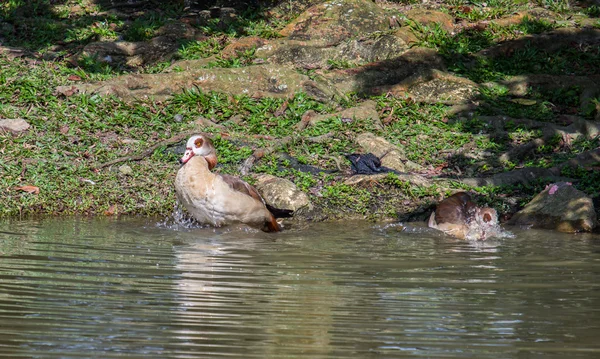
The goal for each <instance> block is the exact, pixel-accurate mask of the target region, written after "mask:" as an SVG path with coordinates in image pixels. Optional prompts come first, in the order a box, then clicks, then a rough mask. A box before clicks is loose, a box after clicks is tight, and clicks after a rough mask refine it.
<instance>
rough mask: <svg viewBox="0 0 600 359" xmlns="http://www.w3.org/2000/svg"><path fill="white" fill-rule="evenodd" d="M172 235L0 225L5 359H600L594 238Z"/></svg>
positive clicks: (74, 225)
mask: <svg viewBox="0 0 600 359" xmlns="http://www.w3.org/2000/svg"><path fill="white" fill-rule="evenodd" d="M173 222H174V223H175V222H176V221H173ZM166 223H167V222H162V223H159V224H158V225H157V221H156V220H154V219H149V220H139V219H137V220H136V219H133V220H131V219H122V220H111V219H65V220H59V219H53V220H44V221H33V222H7V223H3V224H0V346H1V347H2V350H1V351H0V352H1V354H2V355H0V356H5V357H44V358H45V357H50V358H51V357H56V358H89V357H101V358H122V357H127V358H171V357H173V358H179V357H181V358H213V357H219V356H228V357H239V358H280V357H287V358H300V357H303V358H334V357H361V358H362V357H400V356H408V357H420V356H422V357H431V358H443V357H476V358H515V357H521V356H525V357H529V356H541V355H542V354H543V355H544V356H550V357H569V358H584V357H589V358H592V357H598V356H599V355H600V344H598V341H597V336H598V334H600V325H598V323H600V320H599V319H600V311H599V310H597V303H598V300H599V299H600V298H599V297H600V290H599V289H600V284H598V281H597V278H598V275H599V274H600V251H599V250H598V248H599V247H598V244H597V243H599V242H598V241H596V240H593V239H590V238H588V237H582V236H572V235H571V236H569V235H564V234H555V233H551V232H544V231H523V230H520V229H514V233H515V234H514V237H512V238H502V239H500V240H491V241H490V240H488V241H485V242H475V241H462V240H454V239H452V238H449V237H447V236H444V235H443V234H440V233H439V232H437V231H433V230H431V229H429V228H426V227H425V226H423V225H419V224H410V225H403V226H401V225H400V224H397V223H396V224H385V225H374V224H371V223H364V222H363V223H361V222H356V223H355V222H344V223H333V224H321V223H319V224H310V225H296V226H292V227H291V229H289V230H287V231H284V232H282V233H279V234H267V233H262V232H260V231H254V230H251V231H241V230H238V229H237V228H223V229H213V228H202V227H194V226H187V225H183V224H181V223H179V224H177V226H175V225H174V224H166ZM401 227H402V230H399V229H400V228H401Z"/></svg>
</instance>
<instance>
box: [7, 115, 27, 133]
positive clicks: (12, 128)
mask: <svg viewBox="0 0 600 359" xmlns="http://www.w3.org/2000/svg"><path fill="white" fill-rule="evenodd" d="M29 127H30V125H29V123H27V121H25V120H24V119H22V118H15V119H4V120H0V132H4V131H9V132H12V133H15V134H16V133H21V132H25V131H27V130H28V129H29Z"/></svg>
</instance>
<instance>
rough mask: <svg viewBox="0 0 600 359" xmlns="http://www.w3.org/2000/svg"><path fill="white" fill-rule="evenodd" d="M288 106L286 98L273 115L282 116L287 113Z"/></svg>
mask: <svg viewBox="0 0 600 359" xmlns="http://www.w3.org/2000/svg"><path fill="white" fill-rule="evenodd" d="M287 108H288V100H285V102H284V103H282V104H281V107H279V108H278V109H277V111H275V113H274V114H273V116H275V117H280V116H282V115H283V114H284V113H285V111H286V110H287Z"/></svg>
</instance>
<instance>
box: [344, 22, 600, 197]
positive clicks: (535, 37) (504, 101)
mask: <svg viewBox="0 0 600 359" xmlns="http://www.w3.org/2000/svg"><path fill="white" fill-rule="evenodd" d="M551 29H552V27H551V26H550V25H549V23H548V22H547V21H544V20H532V19H528V18H525V19H524V20H523V21H521V23H520V24H516V25H514V26H513V27H512V31H520V32H523V33H525V34H527V36H521V37H520V38H518V39H513V40H508V41H504V42H501V43H500V44H498V45H494V44H495V42H494V41H493V36H494V33H493V31H499V29H494V28H492V29H491V30H489V31H488V30H476V29H470V30H465V31H462V32H460V33H458V34H456V35H450V34H448V33H446V32H444V31H443V30H441V29H440V28H438V27H434V28H433V30H431V29H423V28H421V29H417V30H420V31H421V33H422V34H424V35H422V36H421V42H422V44H425V45H428V46H430V47H435V48H436V50H437V51H436V52H435V53H434V54H433V55H427V54H426V53H421V54H422V55H425V56H422V57H420V58H417V59H416V60H415V59H414V53H412V52H409V53H407V54H406V55H403V56H400V57H399V58H397V59H394V60H388V61H382V62H380V63H375V64H370V65H368V66H364V67H360V68H356V69H353V70H352V71H354V73H355V74H356V78H357V80H356V84H357V85H356V88H355V91H356V92H357V93H359V94H362V95H363V96H371V95H385V94H386V92H387V91H390V89H392V90H393V91H392V93H393V94H394V95H396V94H397V93H396V92H398V91H395V89H401V90H405V91H406V93H407V94H410V93H411V86H412V83H413V79H412V78H411V77H414V76H415V75H417V76H420V77H421V78H422V79H425V80H427V79H428V77H431V76H432V74H433V73H434V71H435V70H437V69H439V66H438V64H437V62H435V61H432V58H433V57H436V56H440V57H441V58H443V60H444V61H443V62H444V64H445V66H446V68H447V71H449V72H450V73H452V74H455V75H458V76H460V77H464V78H467V79H469V80H471V81H473V82H474V83H476V84H477V86H478V87H479V91H478V92H476V93H475V94H474V95H473V96H472V97H470V98H468V99H467V102H471V104H470V105H469V106H465V111H457V112H458V116H457V117H458V119H457V120H454V121H453V120H450V123H449V124H450V125H452V126H454V129H455V130H456V131H460V132H463V133H470V134H472V135H473V136H474V137H479V138H481V137H485V138H486V139H487V140H488V141H489V142H490V144H491V145H490V147H492V149H491V150H487V151H482V150H479V151H478V152H482V153H472V154H470V155H469V156H465V154H464V153H460V154H456V153H455V154H451V155H450V156H449V157H448V159H447V160H448V167H449V168H452V169H454V168H457V169H458V170H456V171H455V170H449V171H448V172H447V173H445V176H447V177H450V178H461V177H462V178H464V177H465V172H467V173H470V172H472V171H470V170H469V168H470V169H471V170H473V169H475V173H478V174H481V175H482V176H488V178H487V179H486V181H480V182H479V183H478V185H492V186H498V185H507V184H534V183H536V182H537V181H543V180H544V179H547V180H548V181H552V180H556V179H557V178H559V176H560V175H563V176H573V175H575V174H576V176H575V179H577V180H580V181H582V183H583V182H584V181H583V180H584V178H585V177H586V176H588V177H589V176H591V175H592V172H593V169H591V168H590V165H591V164H592V163H593V161H582V162H581V164H580V165H581V166H582V167H584V168H587V170H585V171H583V172H582V171H580V172H578V173H575V172H574V171H573V170H572V169H571V168H569V169H567V167H560V169H558V168H559V167H557V166H559V165H560V164H561V163H563V162H565V161H567V160H569V159H572V158H573V157H575V156H576V155H577V154H579V153H580V152H583V151H586V150H591V149H595V148H598V147H599V146H600V138H599V137H598V133H600V123H599V122H598V121H597V119H598V116H599V115H598V112H599V110H600V106H599V105H598V104H599V103H600V86H598V83H600V67H599V66H598V58H600V30H598V29H590V28H578V29H574V28H571V29H556V30H553V31H549V30H551ZM411 57H413V58H411ZM446 86H451V85H450V84H449V85H446ZM594 117H595V118H596V120H595V119H594ZM441 140H442V141H444V139H441ZM550 168H553V171H550V170H549V169H550ZM527 169H529V170H527ZM508 171H512V174H506V173H507V172H508ZM513 174H514V175H513ZM585 187H586V190H587V191H588V192H591V193H597V192H599V191H600V186H598V185H592V184H591V183H587V185H586V186H585Z"/></svg>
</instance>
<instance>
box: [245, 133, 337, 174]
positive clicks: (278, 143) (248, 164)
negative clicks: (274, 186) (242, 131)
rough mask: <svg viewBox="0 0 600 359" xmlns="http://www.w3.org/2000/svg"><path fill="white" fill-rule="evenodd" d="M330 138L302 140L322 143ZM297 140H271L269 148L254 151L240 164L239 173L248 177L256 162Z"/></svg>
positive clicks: (318, 137) (329, 136)
mask: <svg viewBox="0 0 600 359" xmlns="http://www.w3.org/2000/svg"><path fill="white" fill-rule="evenodd" d="M331 137H333V133H332V132H328V133H326V134H324V135H320V136H315V137H307V138H304V141H308V142H312V143H323V142H327V140H329V139H330V138H331ZM298 139H300V138H299V137H297V136H286V137H282V138H280V139H276V140H273V144H272V145H271V146H269V147H265V148H259V149H256V150H255V151H254V153H253V154H252V155H251V156H250V157H248V158H246V160H245V161H244V163H242V165H241V166H240V168H239V169H240V173H241V174H242V175H244V176H246V175H248V174H249V173H250V170H251V169H252V167H253V166H254V163H256V161H258V160H259V159H261V158H263V157H264V156H267V155H270V154H271V153H273V152H275V151H278V150H279V149H280V148H281V147H283V146H286V145H288V144H290V143H293V142H296V141H297V140H298ZM336 163H337V164H338V169H339V163H338V162H337V161H336Z"/></svg>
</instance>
